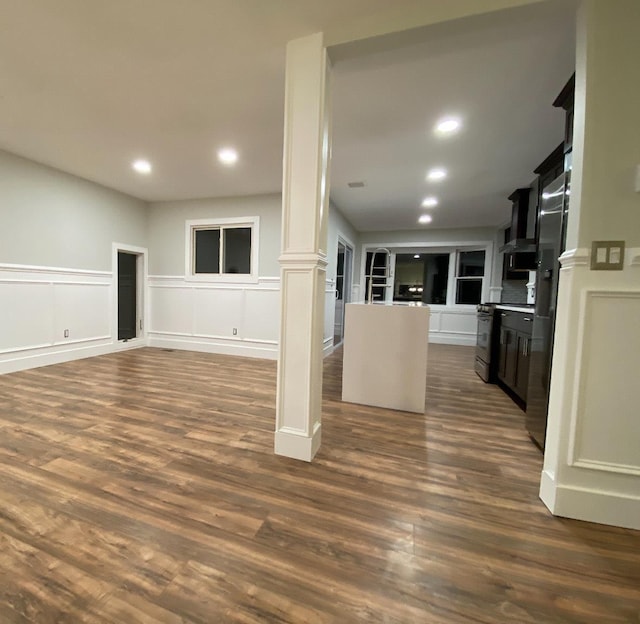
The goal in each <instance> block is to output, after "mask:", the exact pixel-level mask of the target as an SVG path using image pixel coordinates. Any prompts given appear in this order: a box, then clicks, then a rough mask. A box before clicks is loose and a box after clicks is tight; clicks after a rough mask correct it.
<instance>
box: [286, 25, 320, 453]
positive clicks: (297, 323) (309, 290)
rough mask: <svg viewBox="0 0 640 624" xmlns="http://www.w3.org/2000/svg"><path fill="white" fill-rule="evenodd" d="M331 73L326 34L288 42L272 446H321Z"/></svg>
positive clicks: (301, 449) (304, 449)
mask: <svg viewBox="0 0 640 624" xmlns="http://www.w3.org/2000/svg"><path fill="white" fill-rule="evenodd" d="M329 75H330V67H329V61H328V57H327V51H326V48H325V45H324V38H323V35H322V33H318V34H315V35H310V36H308V37H303V38H301V39H296V40H294V41H291V42H289V44H288V45H287V64H286V89H285V130H284V175H283V188H282V255H281V256H280V267H281V269H280V277H281V287H282V300H281V321H280V351H279V355H278V390H277V405H276V412H277V413H276V433H275V453H276V454H277V455H285V456H287V457H292V458H294V459H300V460H304V461H311V460H312V459H313V456H314V455H315V454H316V452H317V450H318V448H319V447H320V439H321V419H320V415H321V409H322V346H323V345H322V342H323V340H322V339H323V325H324V296H325V294H324V293H325V282H326V266H327V255H326V241H327V211H328V204H329V174H328V169H329V157H330V113H329V93H328V91H329V90H328V82H329Z"/></svg>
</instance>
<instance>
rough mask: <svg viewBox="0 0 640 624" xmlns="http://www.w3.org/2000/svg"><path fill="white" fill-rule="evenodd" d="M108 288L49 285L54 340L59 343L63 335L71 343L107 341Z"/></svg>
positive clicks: (70, 284) (79, 285)
mask: <svg viewBox="0 0 640 624" xmlns="http://www.w3.org/2000/svg"><path fill="white" fill-rule="evenodd" d="M110 290H111V284H110V283H108V282H105V283H101V284H91V283H87V282H69V283H66V284H54V285H53V299H54V308H55V311H56V314H55V323H54V333H53V335H54V339H55V341H56V342H58V343H59V342H63V341H64V340H65V338H64V331H65V330H66V329H68V330H69V339H71V340H77V341H80V340H83V341H84V340H93V339H95V338H105V339H106V338H110V337H111V331H110V327H109V315H108V310H109V298H110Z"/></svg>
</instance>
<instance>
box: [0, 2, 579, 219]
mask: <svg viewBox="0 0 640 624" xmlns="http://www.w3.org/2000/svg"><path fill="white" fill-rule="evenodd" d="M551 5H552V6H551ZM403 6H406V7H408V8H409V7H411V6H415V0H348V2H346V1H345V0H322V2H318V1H317V0H181V1H180V2H175V1H170V0H162V1H159V0H110V1H109V2H104V1H99V0H57V1H56V2H51V1H50V0H20V2H15V1H13V0H0V15H1V19H0V119H1V120H2V122H1V123H0V148H2V149H5V150H8V151H10V152H14V153H16V154H19V155H22V156H25V157H27V158H31V159H33V160H36V161H38V162H42V163H44V164H48V165H51V166H53V167H57V168H59V169H62V170H64V171H68V172H70V173H73V174H75V175H78V176H81V177H84V178H87V179H89V180H93V181H95V182H98V183H101V184H104V185H106V186H109V187H112V188H115V189H118V190H120V191H122V192H125V193H128V194H130V195H133V196H135V197H139V198H141V199H145V200H149V201H157V200H171V199H186V198H195V197H221V196H231V195H248V194H256V193H266V192H278V191H279V190H280V188H281V177H282V135H283V99H284V60H285V44H286V42H287V41H289V40H291V39H294V38H296V37H300V36H304V35H307V34H310V33H313V32H317V31H320V30H329V29H331V28H334V29H335V28H337V27H338V26H342V25H344V24H345V23H349V22H357V20H358V19H360V18H364V17H370V16H371V15H372V14H374V13H376V12H377V11H384V10H389V9H390V7H393V10H401V9H402V7H403ZM389 41H392V40H388V41H387V43H386V44H385V43H384V42H383V43H382V47H381V48H379V49H377V51H376V53H375V54H373V55H369V56H362V50H363V49H364V48H363V47H360V48H358V47H357V46H356V47H354V48H350V49H349V50H347V52H346V53H344V54H342V55H341V53H340V50H337V51H336V54H335V58H336V59H338V60H337V62H336V65H335V85H334V86H335V126H334V128H335V134H334V163H333V167H332V196H333V199H334V201H335V202H336V203H337V205H338V206H339V207H340V208H341V209H342V210H343V211H344V212H345V214H346V215H347V216H348V217H349V218H350V219H351V220H352V222H353V223H354V225H355V226H356V227H358V228H359V229H362V230H369V229H403V228H413V227H416V217H417V215H418V214H419V209H418V207H419V203H420V200H421V199H422V197H423V196H424V195H425V194H426V193H427V190H428V189H427V186H426V184H425V182H424V173H425V171H426V168H427V167H428V166H430V165H431V164H444V165H447V166H448V167H449V168H450V170H451V176H450V178H449V179H448V180H447V181H446V182H444V183H443V184H442V185H441V187H440V188H439V189H438V194H439V195H440V197H441V200H442V201H441V205H440V206H439V207H438V208H437V209H436V210H434V211H433V213H434V223H433V227H451V226H455V225H487V224H494V223H497V222H499V221H501V220H504V215H505V211H506V206H507V203H506V200H505V199H504V197H505V195H507V194H508V193H509V192H510V190H512V189H513V188H515V187H516V186H518V185H521V184H524V183H527V182H528V181H529V180H530V178H532V174H531V170H532V167H533V166H535V165H536V164H538V162H540V161H541V160H542V159H543V158H544V157H545V156H546V154H547V153H548V152H549V151H550V150H551V149H552V148H553V147H555V145H557V144H558V143H559V142H560V139H561V134H562V119H561V115H560V114H559V113H558V112H557V111H556V110H555V109H553V108H552V107H551V104H550V103H551V101H552V100H553V98H554V97H555V95H556V93H557V92H558V91H559V89H560V88H561V87H562V85H563V84H564V82H565V81H566V79H567V78H568V77H569V75H570V73H571V71H572V68H573V48H574V40H573V14H572V10H570V9H567V8H566V6H565V5H564V3H563V2H559V1H558V0H554V1H553V2H552V3H550V6H547V5H546V4H543V5H539V6H536V7H533V8H525V9H517V10H512V11H507V12H503V13H499V14H498V13H495V14H492V16H491V17H490V18H489V19H487V18H478V19H470V20H462V21H458V22H452V23H449V24H447V25H445V26H441V27H434V28H431V29H427V30H424V31H420V32H417V33H413V38H412V43H411V44H410V45H407V44H406V41H404V42H403V43H402V45H401V47H400V48H397V47H396V48H395V49H393V50H391V49H385V46H386V48H389V45H390V44H389ZM394 45H395V43H394ZM450 111H452V112H458V113H460V114H462V115H463V116H464V118H465V123H466V126H465V130H464V132H463V133H461V134H460V136H459V137H457V138H455V139H453V140H451V141H449V142H447V143H442V142H440V143H439V142H436V141H435V140H434V139H433V137H432V136H431V135H430V131H429V129H430V126H431V124H432V123H433V122H434V121H435V119H436V118H437V117H438V116H439V115H441V114H442V113H448V112H450ZM223 145H233V146H235V147H237V149H238V150H239V152H240V162H239V164H238V165H237V166H236V167H234V168H224V167H221V166H220V165H218V163H217V162H216V159H215V151H216V149H217V148H219V147H221V146H223ZM140 157H146V158H148V159H149V160H151V161H152V163H153V166H154V171H153V174H152V175H150V176H148V177H142V176H140V175H138V174H136V173H135V172H134V171H132V169H131V168H130V163H131V161H132V160H134V159H135V158H140ZM354 180H362V181H364V182H365V183H366V184H367V186H366V187H365V188H364V189H355V190H350V189H348V188H347V187H346V184H347V182H350V181H354Z"/></svg>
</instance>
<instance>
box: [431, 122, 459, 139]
mask: <svg viewBox="0 0 640 624" xmlns="http://www.w3.org/2000/svg"><path fill="white" fill-rule="evenodd" d="M461 127H462V122H461V121H460V120H459V119H458V118H457V117H445V118H444V119H441V120H440V121H439V122H438V123H437V124H436V127H435V133H436V134H439V135H440V136H449V135H451V134H455V133H456V132H458V130H460V128H461Z"/></svg>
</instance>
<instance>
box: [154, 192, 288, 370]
mask: <svg viewBox="0 0 640 624" xmlns="http://www.w3.org/2000/svg"><path fill="white" fill-rule="evenodd" d="M232 217H259V218H260V225H259V228H260V238H259V259H258V280H257V282H256V283H246V282H243V281H242V280H241V279H240V278H239V279H238V281H237V282H219V281H218V282H216V281H197V282H196V281H192V280H188V279H187V276H186V275H185V254H186V253H187V250H186V249H185V224H186V221H187V220H191V219H224V218H232ZM281 221H282V197H281V195H280V194H279V193H278V194H269V195H252V196H246V197H229V198H211V199H198V200H188V201H172V202H156V203H152V204H151V205H150V207H149V229H148V239H149V258H150V262H149V293H150V298H151V319H150V323H149V326H148V336H149V344H150V345H151V346H158V347H167V348H178V349H188V350H193V351H204V352H209V353H223V354H229V355H242V356H248V357H258V358H267V359H275V358H276V357H277V350H278V338H279V331H280V265H279V262H278V258H279V256H280V240H281Z"/></svg>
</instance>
